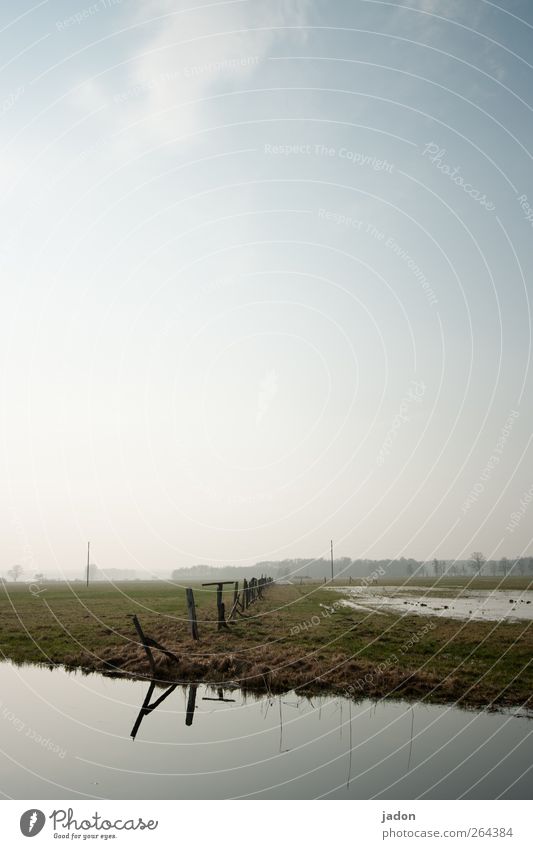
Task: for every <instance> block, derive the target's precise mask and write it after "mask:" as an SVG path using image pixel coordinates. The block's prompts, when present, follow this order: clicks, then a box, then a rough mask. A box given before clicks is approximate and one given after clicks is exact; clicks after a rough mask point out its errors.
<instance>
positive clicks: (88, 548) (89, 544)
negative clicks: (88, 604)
mask: <svg viewBox="0 0 533 849" xmlns="http://www.w3.org/2000/svg"><path fill="white" fill-rule="evenodd" d="M90 551H91V543H90V542H88V543H87V586H89V556H90Z"/></svg>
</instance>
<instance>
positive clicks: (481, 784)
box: [0, 663, 533, 799]
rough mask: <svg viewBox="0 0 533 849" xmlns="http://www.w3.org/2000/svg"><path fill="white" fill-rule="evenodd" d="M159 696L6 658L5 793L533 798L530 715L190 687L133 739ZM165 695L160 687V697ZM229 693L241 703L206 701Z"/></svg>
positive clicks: (0, 687)
mask: <svg viewBox="0 0 533 849" xmlns="http://www.w3.org/2000/svg"><path fill="white" fill-rule="evenodd" d="M148 688H149V685H148V684H147V683H146V682H139V681H126V680H117V679H111V678H105V677H102V676H99V675H96V674H94V675H82V674H81V673H68V672H66V671H65V670H63V669H59V668H58V669H54V670H49V669H48V668H42V667H37V666H22V667H21V666H15V665H12V664H11V663H2V664H0V692H1V694H2V695H1V700H0V749H1V751H2V758H1V762H0V763H1V766H0V791H2V793H3V794H4V796H7V797H11V798H15V799H57V798H63V799H65V798H69V799H70V798H72V799H75V798H104V799H137V798H139V799H144V798H156V799H158V798H161V799H173V798H176V799H185V798H197V799H218V798H236V797H237V798H241V797H243V798H256V799H257V798H263V799H268V798H272V799H274V798H276V799H278V798H281V799H310V798H317V797H321V798H322V797H323V798H336V799H349V798H352V799H367V798H373V797H376V798H381V799H414V798H426V799H430V798H433V799H435V798H437V799H438V798H444V799H455V798H461V797H464V798H479V799H491V798H496V797H500V796H501V797H502V798H507V799H526V798H529V797H530V795H531V773H529V774H528V769H530V767H531V755H532V749H531V736H530V735H531V730H532V729H533V724H532V723H531V721H530V720H529V719H528V718H526V717H520V716H515V715H510V714H495V713H492V714H488V713H483V712H468V711H461V710H458V709H456V708H453V707H435V706H428V705H424V704H422V703H414V704H413V705H410V704H407V703H405V702H378V703H372V702H369V701H366V700H365V701H362V702H359V703H354V702H350V701H348V700H346V699H339V698H335V697H328V698H325V697H321V698H313V699H311V700H309V699H304V698H301V697H299V696H297V695H296V694H295V693H288V694H286V695H284V696H282V697H278V696H276V697H272V698H268V697H264V698H260V699H256V698H253V697H250V696H245V695H244V694H243V693H242V692H241V691H240V690H233V691H232V690H229V689H225V690H224V691H216V690H213V689H210V688H206V687H204V686H198V687H197V689H196V693H195V694H194V690H192V691H191V688H186V687H181V686H179V687H176V688H175V689H173V690H171V691H170V692H169V693H168V695H167V696H166V697H165V698H164V699H163V701H161V703H160V705H159V706H158V707H157V708H155V709H154V710H153V711H151V712H149V713H145V715H144V717H142V718H141V721H140V725H138V728H137V731H136V738H135V739H132V737H131V732H132V729H133V727H134V725H135V722H136V719H137V718H138V714H139V710H140V708H141V706H142V704H143V701H144V699H145V697H146V695H147V691H148ZM164 693H165V690H164V689H161V688H155V689H154V691H153V694H152V702H153V701H154V700H156V699H159V698H160V697H161V696H162V695H164ZM193 695H194V696H195V698H194V702H195V706H194V712H193V710H192V707H193V705H192V702H193ZM221 696H222V697H223V698H225V699H233V700H234V701H207V700H206V699H219V698H220V697H221ZM187 706H189V710H188V712H187ZM187 723H189V724H187Z"/></svg>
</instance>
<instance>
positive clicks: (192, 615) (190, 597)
mask: <svg viewBox="0 0 533 849" xmlns="http://www.w3.org/2000/svg"><path fill="white" fill-rule="evenodd" d="M185 595H186V596H187V610H188V611H189V624H190V626H191V637H192V638H193V640H197V639H199V638H198V622H197V621H196V605H195V603H194V593H193V591H192V587H187V589H186V590H185Z"/></svg>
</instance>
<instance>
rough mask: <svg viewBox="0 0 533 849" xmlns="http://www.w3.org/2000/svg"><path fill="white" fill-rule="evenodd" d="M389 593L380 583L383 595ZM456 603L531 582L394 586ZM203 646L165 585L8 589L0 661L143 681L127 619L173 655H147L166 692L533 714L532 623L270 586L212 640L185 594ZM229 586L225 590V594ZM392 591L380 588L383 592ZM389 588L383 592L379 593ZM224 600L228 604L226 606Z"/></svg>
mask: <svg viewBox="0 0 533 849" xmlns="http://www.w3.org/2000/svg"><path fill="white" fill-rule="evenodd" d="M392 585H393V582H391V581H390V580H387V581H386V582H381V586H387V587H392ZM397 585H398V586H399V585H401V586H402V588H403V589H402V592H403V590H404V589H405V588H408V589H409V590H413V589H414V588H415V587H417V588H418V590H417V592H420V589H423V590H426V591H427V590H432V591H436V590H438V591H439V595H445V596H446V597H449V598H451V599H453V598H454V597H457V596H460V595H461V594H464V593H465V591H466V590H467V589H468V590H470V591H472V590H480V589H482V590H493V589H494V590H495V592H497V589H496V588H499V589H500V590H506V591H508V590H514V591H516V593H517V594H518V593H520V592H521V591H524V590H527V589H528V587H531V581H530V580H529V579H528V578H517V577H509V578H506V579H504V580H502V579H497V578H494V579H492V578H478V579H475V580H474V581H473V580H472V579H464V578H449V579H441V580H440V581H438V582H436V581H432V580H430V579H426V580H425V581H424V580H410V581H398V582H397ZM193 589H194V593H195V599H196V608H197V617H198V624H199V633H200V640H199V641H197V642H196V641H193V640H192V639H191V638H190V635H189V626H188V621H187V608H186V601H185V590H184V588H183V587H181V586H176V585H174V584H171V583H165V582H162V581H159V582H150V583H148V582H147V583H144V582H134V583H127V584H116V585H109V584H107V583H102V584H96V583H95V584H94V585H93V586H91V587H89V588H86V587H85V586H84V585H83V584H82V583H71V584H67V583H52V584H48V585H44V586H40V587H39V588H37V590H36V588H35V586H33V589H32V588H30V586H29V585H27V584H22V583H21V584H13V583H10V584H4V585H3V587H2V592H1V594H0V650H1V652H2V655H3V657H4V658H9V659H11V660H13V661H15V662H18V663H45V664H50V665H54V666H55V665H65V666H67V667H81V668H83V669H85V670H87V671H99V672H104V673H106V674H114V675H123V676H131V677H138V676H143V677H149V674H150V670H149V665H148V662H147V659H146V655H145V652H144V650H143V648H142V647H141V646H140V645H139V643H138V637H137V635H136V632H135V629H134V627H133V624H132V621H131V618H130V616H131V614H137V616H138V618H139V620H140V622H141V623H142V627H143V629H144V631H145V633H146V634H148V635H150V636H151V637H152V638H154V639H155V640H157V641H159V642H160V643H162V644H163V645H165V646H166V647H167V648H168V649H170V650H171V651H172V652H173V653H174V654H176V655H177V656H178V658H179V665H176V664H175V663H173V662H172V661H168V660H167V658H166V657H165V656H164V655H161V654H160V653H158V652H156V653H155V654H156V657H157V669H158V676H160V678H161V680H165V681H174V680H180V681H205V682H212V683H229V682H231V683H233V684H235V685H238V686H240V687H242V688H243V689H245V690H246V689H250V690H257V691H270V692H282V691H284V690H294V689H298V690H299V691H301V692H302V693H307V694H312V693H319V692H335V693H340V694H347V695H351V696H353V697H354V698H362V697H371V698H373V697H376V698H382V697H391V698H400V697H401V698H411V699H422V698H423V699H425V700H427V701H432V702H457V703H458V704H461V705H463V706H472V707H503V706H526V707H530V708H531V706H532V692H533V675H532V664H531V659H532V657H533V629H532V627H531V621H503V622H498V621H469V620H465V621H462V620H457V619H452V618H447V617H446V616H445V615H442V611H441V614H440V615H439V616H438V617H437V616H427V615H425V616H420V615H417V614H416V613H414V612H411V611H408V612H407V613H401V614H400V613H399V612H398V611H396V610H386V609H385V610H383V609H381V610H377V609H376V610H368V609H366V610H365V609H357V608H352V607H349V606H346V605H344V604H340V603H338V602H339V601H340V600H341V599H342V597H343V596H342V593H338V592H332V590H331V588H329V587H325V586H324V585H323V584H317V583H302V584H301V585H300V584H274V585H272V586H271V587H269V588H268V589H267V590H266V592H265V598H264V600H263V601H258V602H257V603H256V604H254V605H253V606H252V607H250V608H249V609H248V610H247V611H246V616H247V618H246V619H244V618H238V619H237V620H236V621H235V622H234V624H232V625H231V626H230V628H229V629H228V630H222V631H218V630H217V624H216V606H215V595H214V592H213V591H212V590H211V589H209V590H207V589H204V588H202V587H201V586H200V585H193ZM230 589H231V588H230ZM389 591H390V590H389ZM389 591H388V592H389ZM231 597H232V592H229V591H228V593H227V595H226V602H227V604H226V607H227V610H229V609H230V607H231V604H230V599H231Z"/></svg>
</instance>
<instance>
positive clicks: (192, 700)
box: [130, 680, 236, 740]
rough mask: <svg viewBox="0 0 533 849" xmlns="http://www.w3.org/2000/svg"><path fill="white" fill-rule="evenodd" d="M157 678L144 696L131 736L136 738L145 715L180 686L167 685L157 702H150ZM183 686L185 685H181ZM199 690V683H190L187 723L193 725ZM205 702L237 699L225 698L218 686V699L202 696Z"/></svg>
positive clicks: (233, 700)
mask: <svg viewBox="0 0 533 849" xmlns="http://www.w3.org/2000/svg"><path fill="white" fill-rule="evenodd" d="M157 684H158V682H157V680H153V681H150V684H149V686H148V692H147V693H146V696H145V697H144V701H143V703H142V706H141V709H140V711H139V713H138V716H137V719H136V720H135V724H134V726H133V728H132V729H131V735H130V736H131V737H133V739H134V740H135V738H136V736H137V732H138V730H139V728H140V726H141V722H142V721H143V719H144V717H145V716H148V714H149V713H152V711H154V710H155V709H156V708H158V707H159V705H160V704H162V702H164V701H165V699H167V698H168V697H169V696H170V694H171V693H173V692H174V690H175V689H176V688H177V687H178V686H179V685H178V684H172V685H171V686H170V687H167V689H166V690H165V692H164V693H162V694H161V695H160V696H159V698H158V699H156V700H155V702H152V703H151V704H150V701H151V698H152V696H153V693H154V690H155V688H156V686H157ZM181 686H183V685H181ZM197 690H198V684H189V695H188V698H187V710H186V713H185V725H188V726H191V725H192V723H193V719H194V711H195V710H196V693H197ZM202 701H203V702H234V703H235V701H236V700H235V699H226V698H224V689H223V687H217V697H216V699H215V698H213V697H212V696H202Z"/></svg>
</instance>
